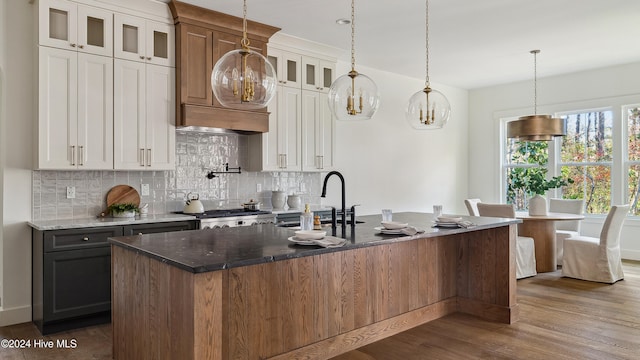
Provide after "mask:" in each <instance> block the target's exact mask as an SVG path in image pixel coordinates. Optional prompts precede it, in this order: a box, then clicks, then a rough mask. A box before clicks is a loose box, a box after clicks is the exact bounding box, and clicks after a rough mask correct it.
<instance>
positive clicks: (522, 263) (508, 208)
mask: <svg viewBox="0 0 640 360" xmlns="http://www.w3.org/2000/svg"><path fill="white" fill-rule="evenodd" d="M477 206H478V213H479V214H480V216H491V217H501V218H513V219H515V217H516V210H515V208H514V207H513V204H485V203H478V204H477ZM536 274H537V272H536V247H535V243H534V241H533V238H532V237H528V236H519V235H518V237H517V238H516V279H522V278H526V277H530V276H534V275H536Z"/></svg>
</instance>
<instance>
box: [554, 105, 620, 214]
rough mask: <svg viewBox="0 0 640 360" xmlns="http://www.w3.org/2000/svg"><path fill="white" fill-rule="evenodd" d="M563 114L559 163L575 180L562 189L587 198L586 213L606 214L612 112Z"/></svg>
mask: <svg viewBox="0 0 640 360" xmlns="http://www.w3.org/2000/svg"><path fill="white" fill-rule="evenodd" d="M562 118H564V119H565V120H566V124H567V135H566V136H563V137H561V140H560V142H561V146H560V154H559V160H558V162H557V164H558V167H559V168H560V173H561V174H562V176H563V177H568V178H570V179H573V181H574V182H573V184H569V185H567V186H566V187H564V188H563V189H562V197H563V198H564V199H584V202H585V212H586V213H587V214H606V213H608V212H609V208H610V207H611V167H612V163H613V113H612V111H611V110H601V111H589V112H575V113H569V114H566V115H563V116H562Z"/></svg>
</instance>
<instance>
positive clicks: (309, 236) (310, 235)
mask: <svg viewBox="0 0 640 360" xmlns="http://www.w3.org/2000/svg"><path fill="white" fill-rule="evenodd" d="M325 235H327V232H326V231H323V230H298V231H296V238H297V239H298V240H319V239H322V238H323V237H325Z"/></svg>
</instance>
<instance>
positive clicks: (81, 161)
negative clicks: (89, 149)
mask: <svg viewBox="0 0 640 360" xmlns="http://www.w3.org/2000/svg"><path fill="white" fill-rule="evenodd" d="M78 165H80V166H83V165H84V146H83V145H80V146H78Z"/></svg>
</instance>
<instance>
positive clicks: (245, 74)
mask: <svg viewBox="0 0 640 360" xmlns="http://www.w3.org/2000/svg"><path fill="white" fill-rule="evenodd" d="M242 12H243V14H242V16H243V19H242V41H241V43H240V45H241V48H240V49H236V50H232V51H229V52H228V53H226V54H224V55H223V56H222V57H221V58H220V59H219V60H218V61H217V62H216V64H215V66H214V67H213V71H212V72H211V88H212V89H213V94H214V95H215V97H216V99H217V100H218V101H219V102H220V104H222V106H225V107H229V108H233V109H240V110H249V109H260V108H264V107H265V106H267V104H268V103H269V101H271V99H272V98H273V96H274V95H275V93H276V84H277V79H276V71H275V70H274V69H273V66H272V65H271V63H270V62H269V61H268V60H267V59H266V58H265V57H264V56H262V54H260V53H259V52H257V51H252V50H251V49H250V48H249V39H248V38H247V0H244V6H243V9H242Z"/></svg>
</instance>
